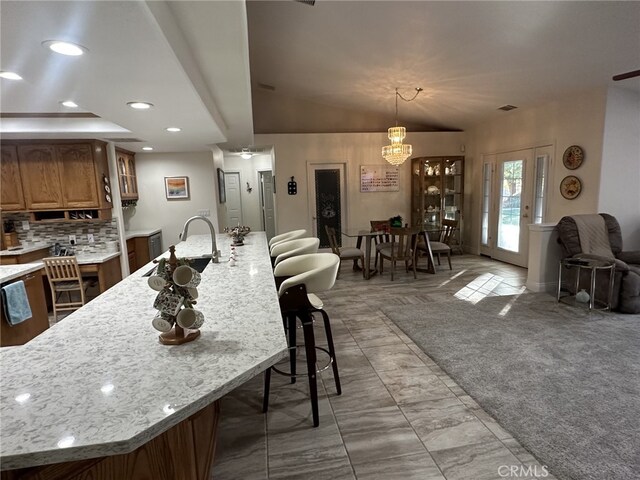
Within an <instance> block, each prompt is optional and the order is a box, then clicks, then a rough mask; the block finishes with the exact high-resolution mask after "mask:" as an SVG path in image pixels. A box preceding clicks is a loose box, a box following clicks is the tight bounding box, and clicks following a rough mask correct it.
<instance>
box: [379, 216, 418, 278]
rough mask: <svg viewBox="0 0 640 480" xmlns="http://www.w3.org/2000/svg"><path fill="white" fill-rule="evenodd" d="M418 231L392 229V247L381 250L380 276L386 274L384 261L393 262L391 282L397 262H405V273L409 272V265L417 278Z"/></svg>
mask: <svg viewBox="0 0 640 480" xmlns="http://www.w3.org/2000/svg"><path fill="white" fill-rule="evenodd" d="M417 234H418V230H417V229H416V228H411V227H403V228H391V245H390V246H389V247H385V248H381V249H380V274H382V273H383V272H384V259H385V258H386V259H387V260H389V261H390V262H391V281H393V273H394V271H395V268H396V262H398V261H401V262H404V267H405V271H406V272H409V265H411V267H412V269H413V278H417V276H416V262H415V251H416V244H417V242H418V235H417Z"/></svg>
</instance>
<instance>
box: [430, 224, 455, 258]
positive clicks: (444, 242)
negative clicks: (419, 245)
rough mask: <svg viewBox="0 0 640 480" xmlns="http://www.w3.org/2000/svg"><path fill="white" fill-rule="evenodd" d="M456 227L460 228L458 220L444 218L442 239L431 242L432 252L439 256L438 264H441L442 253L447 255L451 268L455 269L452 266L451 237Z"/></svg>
mask: <svg viewBox="0 0 640 480" xmlns="http://www.w3.org/2000/svg"><path fill="white" fill-rule="evenodd" d="M456 228H458V221H457V220H443V221H442V231H441V232H440V239H439V240H440V241H438V242H430V243H431V252H432V253H433V254H434V255H437V256H438V265H441V263H440V255H446V256H447V260H448V261H449V270H453V268H452V267H451V246H450V245H449V244H450V243H451V237H452V235H453V232H455V230H456Z"/></svg>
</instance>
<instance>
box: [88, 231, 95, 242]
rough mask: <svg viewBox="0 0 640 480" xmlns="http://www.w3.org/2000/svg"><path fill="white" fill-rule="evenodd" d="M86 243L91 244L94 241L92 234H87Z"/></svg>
mask: <svg viewBox="0 0 640 480" xmlns="http://www.w3.org/2000/svg"><path fill="white" fill-rule="evenodd" d="M87 242H89V243H93V242H95V239H94V238H93V233H87Z"/></svg>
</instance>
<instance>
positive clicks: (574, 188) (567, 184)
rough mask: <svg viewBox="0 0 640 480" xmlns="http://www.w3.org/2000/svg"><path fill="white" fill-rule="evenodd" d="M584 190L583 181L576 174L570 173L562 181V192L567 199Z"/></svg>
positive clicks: (571, 198)
mask: <svg viewBox="0 0 640 480" xmlns="http://www.w3.org/2000/svg"><path fill="white" fill-rule="evenodd" d="M581 191H582V182H581V181H580V179H579V178H578V177H576V176H574V175H568V176H566V177H564V178H563V179H562V181H561V182H560V193H561V194H562V196H563V197H564V198H566V199H567V200H573V199H574V198H576V197H577V196H578V195H580V192H581Z"/></svg>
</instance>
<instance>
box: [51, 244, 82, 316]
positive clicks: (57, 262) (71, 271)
mask: <svg viewBox="0 0 640 480" xmlns="http://www.w3.org/2000/svg"><path fill="white" fill-rule="evenodd" d="M42 263H44V270H45V272H46V273H47V279H48V280H49V287H50V288H51V298H52V303H53V318H54V321H55V322H57V321H58V312H59V311H67V310H77V309H78V308H80V307H82V306H83V305H84V304H85V303H86V298H85V292H86V289H87V288H88V287H89V285H90V284H91V282H90V281H89V280H83V279H82V275H81V274H80V266H79V265H78V261H77V260H76V257H47V258H43V259H42ZM76 290H77V291H79V292H80V300H79V301H74V300H73V299H72V298H71V292H74V291H76ZM63 293H66V294H67V297H68V301H67V302H59V300H60V297H61V296H62V294H63Z"/></svg>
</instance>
